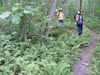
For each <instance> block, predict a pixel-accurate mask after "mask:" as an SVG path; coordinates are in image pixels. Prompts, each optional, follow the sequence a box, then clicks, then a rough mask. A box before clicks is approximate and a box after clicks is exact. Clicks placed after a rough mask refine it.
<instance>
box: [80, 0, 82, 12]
mask: <svg viewBox="0 0 100 75" xmlns="http://www.w3.org/2000/svg"><path fill="white" fill-rule="evenodd" d="M81 10H82V0H80V11H81Z"/></svg>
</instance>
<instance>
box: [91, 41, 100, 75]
mask: <svg viewBox="0 0 100 75" xmlns="http://www.w3.org/2000/svg"><path fill="white" fill-rule="evenodd" d="M92 65H93V68H92V70H91V71H90V74H91V75H100V43H99V44H98V45H97V47H96V49H95V51H94V54H93V59H92Z"/></svg>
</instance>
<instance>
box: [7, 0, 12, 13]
mask: <svg viewBox="0 0 100 75" xmlns="http://www.w3.org/2000/svg"><path fill="white" fill-rule="evenodd" d="M7 6H8V11H11V9H12V0H7Z"/></svg>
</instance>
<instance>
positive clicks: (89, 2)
mask: <svg viewBox="0 0 100 75" xmlns="http://www.w3.org/2000/svg"><path fill="white" fill-rule="evenodd" d="M87 7H88V9H87V10H88V13H89V15H90V16H92V15H93V2H92V0H88V5H87Z"/></svg>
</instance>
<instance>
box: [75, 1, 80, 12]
mask: <svg viewBox="0 0 100 75" xmlns="http://www.w3.org/2000/svg"><path fill="white" fill-rule="evenodd" d="M75 9H76V11H78V10H79V0H75Z"/></svg>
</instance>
